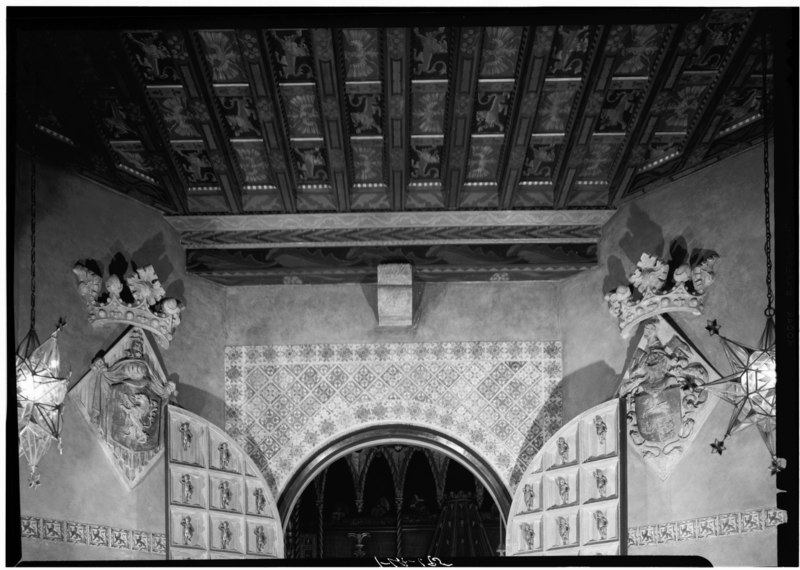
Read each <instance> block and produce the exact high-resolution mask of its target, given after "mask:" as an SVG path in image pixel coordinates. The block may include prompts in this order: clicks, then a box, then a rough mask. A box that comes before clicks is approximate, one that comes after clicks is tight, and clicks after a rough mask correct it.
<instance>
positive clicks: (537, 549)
mask: <svg viewBox="0 0 800 570" xmlns="http://www.w3.org/2000/svg"><path fill="white" fill-rule="evenodd" d="M623 402H624V400H622V399H614V400H610V401H608V402H605V403H603V404H600V405H599V406H595V407H594V408H592V409H590V410H587V411H585V412H583V413H582V414H580V415H579V416H578V417H576V418H574V419H573V420H571V421H570V422H569V423H567V424H566V425H564V426H563V427H562V428H561V429H559V430H558V432H556V433H555V434H554V435H553V436H552V437H551V438H550V439H549V440H548V441H547V442H546V443H545V444H544V445H543V446H542V448H541V449H540V450H539V452H538V453H537V454H536V455H535V456H534V458H533V460H532V461H531V463H530V464H529V465H528V468H527V470H526V471H525V473H524V474H523V475H522V478H521V479H520V482H519V484H518V485H517V489H516V492H515V494H514V500H513V502H512V505H511V511H510V515H509V519H508V521H507V528H508V532H507V535H506V555H507V556H554V555H555V556H559V555H572V556H574V555H579V556H583V555H594V554H610V555H615V554H616V555H622V554H625V551H626V547H627V538H626V532H625V522H624V520H623V519H624V514H625V500H626V497H625V492H624V473H621V472H620V469H619V466H620V460H621V457H622V454H623V453H624V449H623V448H622V447H621V446H620V441H624V440H623V439H622V438H623V437H624V435H623V431H622V429H623V427H624V426H621V424H620V421H619V419H620V413H621V412H620V409H621V406H622V405H623ZM601 425H602V426H604V428H603V429H602V430H598V426H601ZM600 432H602V434H603V436H604V438H603V441H602V442H601V439H600V437H599V433H600ZM564 456H566V457H564ZM562 459H564V461H562Z"/></svg>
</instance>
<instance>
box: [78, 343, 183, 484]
mask: <svg viewBox="0 0 800 570" xmlns="http://www.w3.org/2000/svg"><path fill="white" fill-rule="evenodd" d="M155 350H156V349H155V347H154V345H153V343H152V342H151V341H150V339H149V338H148V337H147V336H146V335H145V333H144V332H143V330H142V329H140V328H138V327H131V328H130V329H128V330H127V331H126V332H125V333H124V334H123V335H122V337H120V339H119V340H118V341H117V342H116V343H115V344H114V345H113V346H112V347H111V348H110V349H109V350H108V352H107V353H106V354H105V355H104V356H103V357H102V358H98V359H97V360H95V361H94V362H93V363H92V368H91V369H90V370H89V371H88V372H87V373H86V374H85V375H84V376H83V377H82V378H81V380H80V381H79V382H78V384H76V386H75V388H74V389H73V390H72V391H71V392H70V397H71V398H72V399H73V400H75V401H76V403H77V405H78V408H79V409H80V411H81V413H82V415H83V417H84V419H86V421H87V422H88V423H89V426H90V427H91V429H92V431H93V432H94V433H95V435H96V436H97V438H98V439H99V440H100V444H101V446H102V448H103V451H104V452H105V454H106V456H107V457H108V459H109V461H110V462H111V463H112V465H113V466H114V470H115V472H116V473H117V475H118V476H119V477H120V479H121V480H122V481H123V482H124V483H125V484H126V485H127V486H128V488H133V487H135V486H136V485H137V484H138V483H139V482H140V481H141V480H142V479H143V478H144V476H145V475H146V474H147V472H148V471H149V469H150V468H151V467H152V466H153V465H154V464H155V460H156V459H157V458H158V456H159V455H160V454H161V453H162V452H163V448H164V442H163V436H162V433H163V431H164V430H163V426H164V423H163V421H164V420H163V417H164V408H165V406H166V405H167V402H168V400H169V396H170V394H172V393H173V392H174V391H175V384H174V383H172V382H169V381H167V380H166V377H165V374H164V371H163V369H162V367H161V364H160V362H159V359H158V358H157V357H156V352H155Z"/></svg>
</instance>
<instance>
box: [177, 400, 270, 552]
mask: <svg viewBox="0 0 800 570" xmlns="http://www.w3.org/2000/svg"><path fill="white" fill-rule="evenodd" d="M167 425H168V430H167V439H168V448H167V458H168V461H167V473H168V476H167V486H168V487H167V496H168V501H169V509H168V525H167V555H168V558H169V559H171V560H175V559H245V558H254V559H264V558H282V557H283V531H282V526H281V521H280V519H279V514H278V508H277V503H276V502H275V499H274V497H273V495H272V492H271V491H270V488H269V485H268V483H267V481H266V480H265V479H264V476H263V475H262V474H261V472H260V470H259V469H258V467H256V465H255V464H254V463H253V461H252V460H251V459H250V458H249V457H248V456H247V454H246V453H245V452H244V450H243V449H242V448H241V447H239V445H238V444H237V443H236V442H235V441H233V440H232V439H230V437H229V436H228V435H227V434H226V433H225V432H224V431H222V430H221V429H220V428H218V427H216V426H215V425H212V424H210V423H209V422H208V421H207V420H204V419H202V418H200V417H199V416H197V415H195V414H192V413H191V412H188V411H186V410H183V409H180V408H178V407H175V406H169V408H168V421H167ZM187 433H190V434H192V437H191V438H190V443H189V444H188V445H186V446H185V445H184V442H185V441H186V434H187Z"/></svg>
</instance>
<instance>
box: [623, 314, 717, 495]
mask: <svg viewBox="0 0 800 570" xmlns="http://www.w3.org/2000/svg"><path fill="white" fill-rule="evenodd" d="M641 326H642V327H644V332H643V334H642V338H641V340H640V341H639V344H638V346H637V348H636V351H635V353H634V355H633V357H632V358H631V360H630V362H629V363H628V365H627V367H626V370H625V373H624V375H623V378H622V383H621V384H620V388H619V393H620V395H622V396H625V397H626V398H627V400H628V402H627V404H628V414H627V422H628V438H629V441H630V443H631V448H632V449H633V450H635V451H636V452H637V453H639V454H640V455H641V456H642V458H643V459H644V461H645V463H646V464H648V465H649V466H650V467H652V468H653V469H655V470H656V472H657V473H658V476H659V477H660V478H661V480H666V479H667V478H668V477H669V476H670V475H671V474H672V471H673V470H674V468H675V466H676V465H677V464H678V462H679V461H680V460H681V458H682V457H683V454H684V452H685V451H686V449H688V447H689V445H691V444H692V442H693V441H694V439H695V437H696V436H697V432H698V431H699V430H700V428H701V427H702V425H703V423H704V422H705V421H706V419H707V418H708V416H709V414H710V413H711V410H712V408H713V407H714V406H715V405H716V402H717V400H716V399H715V398H709V393H708V391H707V390H704V389H703V385H704V384H706V383H707V382H708V381H709V380H712V379H715V378H717V377H718V376H717V375H716V373H715V372H714V370H713V368H711V366H710V365H709V364H708V363H707V362H706V361H705V360H704V359H703V358H702V356H700V355H699V354H698V353H697V351H695V350H694V349H693V348H692V347H691V346H690V345H689V343H688V342H687V341H686V340H685V339H684V338H682V336H681V334H680V333H679V332H678V331H677V330H676V329H675V328H674V327H672V326H671V325H670V324H669V323H668V322H667V321H666V320H665V319H664V318H662V317H655V318H653V319H650V320H648V321H645V322H644V323H642V325H641Z"/></svg>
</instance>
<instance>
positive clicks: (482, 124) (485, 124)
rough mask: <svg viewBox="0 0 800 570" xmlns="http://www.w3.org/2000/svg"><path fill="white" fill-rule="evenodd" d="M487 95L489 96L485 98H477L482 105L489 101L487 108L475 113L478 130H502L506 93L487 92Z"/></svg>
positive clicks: (506, 107)
mask: <svg viewBox="0 0 800 570" xmlns="http://www.w3.org/2000/svg"><path fill="white" fill-rule="evenodd" d="M488 95H489V98H488V99H485V100H484V99H483V98H482V97H479V98H478V103H479V104H482V105H485V104H486V103H489V101H491V103H490V104H489V108H488V109H485V110H483V111H478V112H477V113H476V115H475V116H476V118H477V120H478V131H480V132H483V131H488V130H493V129H496V130H498V131H500V132H502V131H503V128H504V117H505V114H506V110H507V109H508V103H507V99H508V94H507V93H489V94H488Z"/></svg>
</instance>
